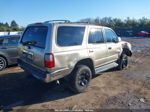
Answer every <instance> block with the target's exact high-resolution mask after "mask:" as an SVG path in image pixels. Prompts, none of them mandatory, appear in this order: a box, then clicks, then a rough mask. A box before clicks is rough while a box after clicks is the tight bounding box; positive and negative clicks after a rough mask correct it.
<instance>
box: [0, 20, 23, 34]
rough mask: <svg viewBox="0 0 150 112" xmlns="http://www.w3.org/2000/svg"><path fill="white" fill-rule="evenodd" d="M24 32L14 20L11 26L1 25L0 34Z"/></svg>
mask: <svg viewBox="0 0 150 112" xmlns="http://www.w3.org/2000/svg"><path fill="white" fill-rule="evenodd" d="M22 30H23V28H19V25H18V24H17V23H16V21H15V20H13V21H12V22H11V24H10V25H9V24H8V23H0V32H4V31H6V32H10V31H22Z"/></svg>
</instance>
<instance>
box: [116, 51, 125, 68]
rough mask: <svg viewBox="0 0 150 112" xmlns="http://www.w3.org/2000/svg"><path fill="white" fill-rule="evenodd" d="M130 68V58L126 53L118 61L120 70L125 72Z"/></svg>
mask: <svg viewBox="0 0 150 112" xmlns="http://www.w3.org/2000/svg"><path fill="white" fill-rule="evenodd" d="M127 67H128V56H127V55H126V54H125V53H122V55H121V56H120V59H119V60H118V67H117V69H118V70H123V69H126V68H127Z"/></svg>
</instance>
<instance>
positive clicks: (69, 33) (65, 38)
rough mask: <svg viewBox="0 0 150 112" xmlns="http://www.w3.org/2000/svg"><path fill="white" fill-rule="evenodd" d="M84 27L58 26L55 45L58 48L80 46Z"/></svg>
mask: <svg viewBox="0 0 150 112" xmlns="http://www.w3.org/2000/svg"><path fill="white" fill-rule="evenodd" d="M84 32H85V27H72V26H60V27H59V28H58V31H57V44H58V45H59V46H76V45H81V44H82V41H83V36H84Z"/></svg>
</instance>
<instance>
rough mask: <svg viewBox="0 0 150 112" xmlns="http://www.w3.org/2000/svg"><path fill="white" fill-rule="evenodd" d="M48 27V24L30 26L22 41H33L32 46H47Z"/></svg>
mask: <svg viewBox="0 0 150 112" xmlns="http://www.w3.org/2000/svg"><path fill="white" fill-rule="evenodd" d="M47 31H48V28H47V27H46V26H30V27H28V28H27V29H26V30H25V32H24V34H23V38H22V41H21V42H22V43H27V42H33V41H34V44H30V45H32V46H36V47H40V48H45V43H46V36H47Z"/></svg>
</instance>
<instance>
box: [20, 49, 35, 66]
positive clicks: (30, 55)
mask: <svg viewBox="0 0 150 112" xmlns="http://www.w3.org/2000/svg"><path fill="white" fill-rule="evenodd" d="M22 54H23V58H24V60H25V61H27V62H30V63H31V62H33V53H32V52H28V51H23V53H22Z"/></svg>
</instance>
